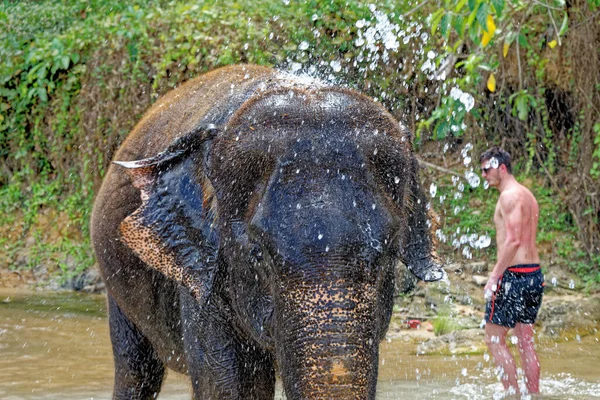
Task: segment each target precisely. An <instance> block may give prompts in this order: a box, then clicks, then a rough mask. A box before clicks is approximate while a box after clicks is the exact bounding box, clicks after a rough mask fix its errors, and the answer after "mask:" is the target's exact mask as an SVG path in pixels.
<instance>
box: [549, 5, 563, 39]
mask: <svg viewBox="0 0 600 400" xmlns="http://www.w3.org/2000/svg"><path fill="white" fill-rule="evenodd" d="M548 15H549V16H550V20H552V26H553V27H554V32H556V38H557V39H558V45H559V46H562V43H561V42H560V31H559V30H558V27H557V26H556V21H554V17H553V16H552V11H550V9H548Z"/></svg>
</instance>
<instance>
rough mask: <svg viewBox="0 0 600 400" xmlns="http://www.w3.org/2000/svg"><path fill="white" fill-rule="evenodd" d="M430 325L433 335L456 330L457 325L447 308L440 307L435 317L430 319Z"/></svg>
mask: <svg viewBox="0 0 600 400" xmlns="http://www.w3.org/2000/svg"><path fill="white" fill-rule="evenodd" d="M431 325H433V333H434V334H435V336H442V335H445V334H447V333H451V332H454V331H456V330H458V326H457V324H456V322H455V321H454V319H453V316H452V313H451V312H450V310H449V309H448V308H441V309H440V311H438V314H437V315H436V316H435V318H434V319H433V320H431Z"/></svg>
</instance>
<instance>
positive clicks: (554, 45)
mask: <svg viewBox="0 0 600 400" xmlns="http://www.w3.org/2000/svg"><path fill="white" fill-rule="evenodd" d="M556 45H557V41H556V40H553V41H551V42H549V43H548V47H550V48H551V49H553V48H555V47H556Z"/></svg>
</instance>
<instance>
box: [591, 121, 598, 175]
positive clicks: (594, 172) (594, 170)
mask: <svg viewBox="0 0 600 400" xmlns="http://www.w3.org/2000/svg"><path fill="white" fill-rule="evenodd" d="M594 133H595V134H596V136H595V137H594V146H595V148H594V154H593V155H592V156H593V159H594V161H593V164H592V169H591V171H590V175H591V176H592V178H594V179H598V178H600V123H597V124H594Z"/></svg>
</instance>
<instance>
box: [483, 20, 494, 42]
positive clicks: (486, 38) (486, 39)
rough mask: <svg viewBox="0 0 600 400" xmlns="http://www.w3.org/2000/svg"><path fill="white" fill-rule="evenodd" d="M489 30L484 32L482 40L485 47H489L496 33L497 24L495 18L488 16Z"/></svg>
mask: <svg viewBox="0 0 600 400" xmlns="http://www.w3.org/2000/svg"><path fill="white" fill-rule="evenodd" d="M486 25H487V26H486V27H487V29H486V30H485V32H483V36H482V38H481V44H482V45H483V47H485V46H487V45H488V43H489V42H490V40H492V38H493V37H494V32H496V24H495V23H494V18H493V17H492V16H491V15H488V16H487V24H486Z"/></svg>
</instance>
